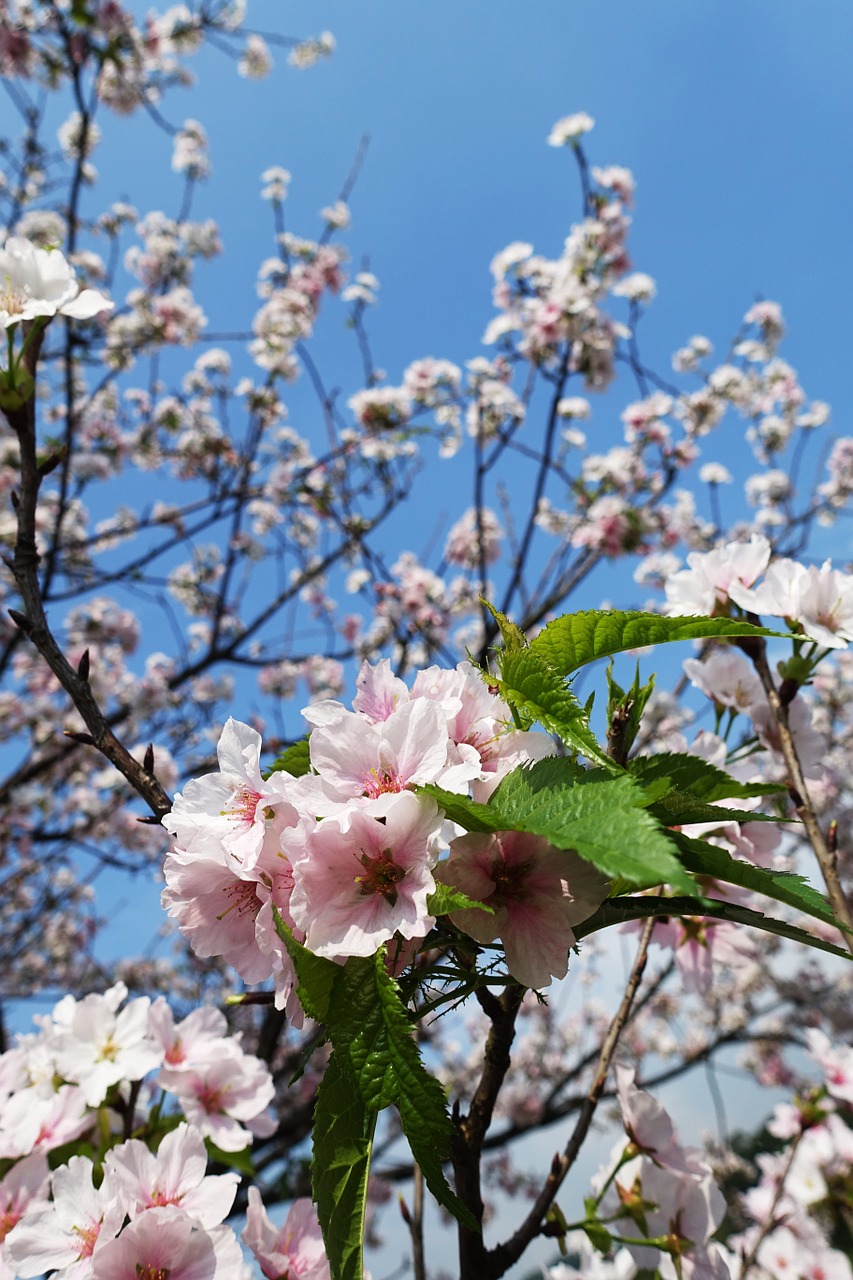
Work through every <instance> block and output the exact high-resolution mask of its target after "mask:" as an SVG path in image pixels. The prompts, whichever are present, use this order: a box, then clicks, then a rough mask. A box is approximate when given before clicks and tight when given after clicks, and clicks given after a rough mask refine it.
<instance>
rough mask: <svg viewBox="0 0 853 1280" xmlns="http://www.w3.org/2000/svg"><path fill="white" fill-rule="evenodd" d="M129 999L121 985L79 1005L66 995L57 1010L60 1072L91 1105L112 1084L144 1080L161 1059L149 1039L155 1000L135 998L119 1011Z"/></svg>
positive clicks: (91, 1105) (57, 1056)
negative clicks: (149, 1017) (151, 1004)
mask: <svg viewBox="0 0 853 1280" xmlns="http://www.w3.org/2000/svg"><path fill="white" fill-rule="evenodd" d="M126 995H127V987H126V986H125V985H124V983H123V982H118V983H116V985H115V986H114V987H111V988H110V989H109V991H107V992H105V993H104V995H102V996H101V995H94V994H93V995H88V996H86V997H85V998H84V999H83V1000H79V1001H77V1000H74V999H73V997H71V996H66V997H65V998H64V1000H61V1001H60V1002H59V1004H58V1005H57V1006H56V1009H55V1010H54V1021H55V1022H60V1027H61V1029H60V1030H58V1031H57V1032H56V1034H55V1041H54V1052H55V1055H56V1066H57V1070H58V1071H59V1073H60V1075H62V1076H64V1077H65V1079H66V1080H70V1081H71V1082H72V1083H73V1084H78V1085H79V1086H80V1089H81V1091H82V1093H83V1096H84V1098H85V1099H86V1101H87V1103H88V1104H89V1106H90V1107H97V1106H100V1104H101V1103H102V1102H103V1100H104V1098H105V1097H106V1094H107V1090H108V1089H109V1088H110V1087H111V1085H114V1084H118V1082H119V1080H141V1079H142V1077H143V1076H144V1075H146V1074H147V1073H148V1072H149V1071H151V1070H152V1069H153V1068H154V1067H159V1065H160V1063H161V1061H162V1054H161V1052H160V1050H159V1048H158V1047H157V1046H156V1045H155V1044H154V1042H153V1041H152V1040H151V1039H149V1036H148V1006H149V1004H150V1003H151V1001H150V1000H149V999H148V997H147V996H143V997H140V998H139V999H137V1000H131V1002H130V1003H129V1004H128V1005H126V1006H125V1008H124V1009H122V1010H121V1012H119V1011H118V1007H119V1005H120V1004H121V1002H122V1001H123V1000H124V998H125V996H126ZM57 1015H58V1016H57ZM62 1024H64V1025H62Z"/></svg>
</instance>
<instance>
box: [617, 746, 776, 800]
mask: <svg viewBox="0 0 853 1280" xmlns="http://www.w3.org/2000/svg"><path fill="white" fill-rule="evenodd" d="M628 769H629V771H630V773H631V774H632V775H633V776H634V777H635V778H636V779H637V781H638V782H639V783H640V785H641V786H642V787H643V788H644V789H645V790H646V791H649V790H650V788H651V787H652V785H653V784H654V785H655V786H656V787H657V788H658V792H657V795H656V796H655V799H658V798H660V796H661V795H664V794H665V790H661V789H660V788H661V786H662V783H663V782H664V781H665V782H667V783H668V784H669V785H668V788H667V789H668V790H672V791H687V792H689V793H690V795H692V796H695V797H696V798H697V800H704V801H705V803H706V804H711V802H712V801H714V800H749V799H753V798H755V797H756V796H772V795H778V794H779V793H780V792H782V791H784V790H785V787H784V785H783V784H782V783H779V782H738V781H737V779H736V778H733V777H732V776H731V774H728V773H726V772H725V770H724V769H718V768H717V766H716V765H713V764H710V763H709V762H708V761H707V760H701V759H700V758H699V756H692V755H689V754H688V753H687V752H686V751H683V752H671V751H662V752H660V754H659V755H655V756H636V757H635V758H634V759H633V760H631V761H630V763H629V765H628Z"/></svg>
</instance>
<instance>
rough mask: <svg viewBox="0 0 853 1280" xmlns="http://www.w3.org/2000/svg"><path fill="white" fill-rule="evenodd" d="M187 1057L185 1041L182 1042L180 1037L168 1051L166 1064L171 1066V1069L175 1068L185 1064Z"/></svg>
mask: <svg viewBox="0 0 853 1280" xmlns="http://www.w3.org/2000/svg"><path fill="white" fill-rule="evenodd" d="M186 1056H187V1055H186V1054H185V1053H184V1044H183V1041H182V1040H181V1038H180V1036H178V1037H177V1039H176V1040H175V1041H174V1043H173V1044H170V1045H169V1047H168V1049H167V1050H166V1062H167V1063H168V1064H169V1066H170V1067H174V1066H176V1065H177V1064H178V1063H180V1062H184V1061H185V1059H186Z"/></svg>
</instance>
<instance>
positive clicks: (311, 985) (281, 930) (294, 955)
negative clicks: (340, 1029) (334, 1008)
mask: <svg viewBox="0 0 853 1280" xmlns="http://www.w3.org/2000/svg"><path fill="white" fill-rule="evenodd" d="M272 916H273V921H274V923H275V927H276V932H277V933H278V936H279V937H280V938H281V940H282V942H283V943H284V945H285V946H286V947H287V951H288V955H289V956H290V958H291V960H292V961H293V967H294V969H295V970H296V978H297V984H298V985H297V988H296V994H297V996H298V997H299V1003H300V1004H301V1005H302V1008H303V1009H304V1010H305V1012H306V1013H307V1014H308V1017H309V1018H314V1019H315V1021H317V1022H325V1021H326V1019H327V1018H328V1016H329V1003H330V1001H331V997H332V990H333V988H334V985H335V982H336V981H337V979H338V977H339V975H340V973H341V966H340V965H337V964H335V962H334V961H333V960H327V959H326V958H325V956H315V955H314V952H313V951H309V950H308V948H307V947H303V945H302V943H301V942H297V941H296V939H295V938H294V936H293V931H292V929H290V928H288V926H287V925H286V924H285V922H284V920H283V919H282V918H281V913H280V912H279V910H278V908H277V907H276V906H275V905H273V909H272Z"/></svg>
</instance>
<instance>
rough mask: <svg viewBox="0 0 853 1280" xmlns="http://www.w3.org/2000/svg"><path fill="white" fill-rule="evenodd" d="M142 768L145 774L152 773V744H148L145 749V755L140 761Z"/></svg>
mask: <svg viewBox="0 0 853 1280" xmlns="http://www.w3.org/2000/svg"><path fill="white" fill-rule="evenodd" d="M142 767H143V769H144V770H145V772H146V773H150V774H153V773H154V743H153V742H149V743H148V746H147V747H146V748H145V755H144V757H143V760H142Z"/></svg>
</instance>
